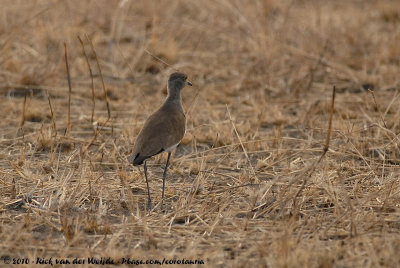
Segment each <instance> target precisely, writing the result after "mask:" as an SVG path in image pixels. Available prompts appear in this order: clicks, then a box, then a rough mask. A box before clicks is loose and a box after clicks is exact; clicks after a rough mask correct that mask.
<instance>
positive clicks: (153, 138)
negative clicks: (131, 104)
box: [129, 72, 192, 210]
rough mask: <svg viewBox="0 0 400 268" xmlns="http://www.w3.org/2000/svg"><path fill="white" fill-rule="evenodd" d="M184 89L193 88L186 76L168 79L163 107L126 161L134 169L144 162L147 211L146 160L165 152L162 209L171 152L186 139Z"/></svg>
mask: <svg viewBox="0 0 400 268" xmlns="http://www.w3.org/2000/svg"><path fill="white" fill-rule="evenodd" d="M186 85H189V86H191V85H192V83H190V82H189V81H187V75H186V74H183V73H179V72H176V73H173V74H171V75H170V77H169V80H168V97H167V99H166V100H165V102H164V104H163V105H162V106H161V107H160V108H159V109H158V110H157V111H156V112H155V113H153V114H152V115H151V116H150V117H149V118H148V119H147V121H146V122H145V124H144V126H143V128H142V130H141V131H140V133H139V135H138V137H137V139H136V142H135V145H134V146H133V153H132V156H131V157H130V158H129V162H130V163H131V164H133V165H134V166H139V165H141V164H142V163H143V162H144V175H145V177H146V184H147V193H148V201H147V209H148V210H150V209H151V198H150V188H149V180H148V178H147V165H146V159H147V158H150V157H152V156H154V155H157V154H159V153H162V152H164V151H167V152H168V158H167V163H166V164H165V168H164V173H163V189H162V200H161V205H162V202H163V200H164V189H165V177H166V175H167V168H168V163H169V158H170V156H171V152H172V151H173V150H174V149H175V148H176V146H178V144H179V143H180V141H181V140H182V138H183V136H184V135H185V128H186V117H185V113H184V112H183V108H182V100H181V90H182V89H183V88H184V87H185V86H186Z"/></svg>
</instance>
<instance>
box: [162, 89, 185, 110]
mask: <svg viewBox="0 0 400 268" xmlns="http://www.w3.org/2000/svg"><path fill="white" fill-rule="evenodd" d="M165 104H172V105H174V106H176V107H177V108H178V109H179V110H180V111H181V112H182V113H183V108H182V99H181V91H180V90H179V89H172V90H169V91H168V97H167V99H166V100H165Z"/></svg>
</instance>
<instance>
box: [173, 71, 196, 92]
mask: <svg viewBox="0 0 400 268" xmlns="http://www.w3.org/2000/svg"><path fill="white" fill-rule="evenodd" d="M186 85H189V86H191V85H192V83H191V82H190V81H188V80H187V75H186V74H184V73H179V72H176V73H173V74H171V75H170V76H169V79H168V88H169V89H170V90H171V89H179V90H181V89H183V88H184V87H185V86H186Z"/></svg>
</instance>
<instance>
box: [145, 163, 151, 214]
mask: <svg viewBox="0 0 400 268" xmlns="http://www.w3.org/2000/svg"><path fill="white" fill-rule="evenodd" d="M144 176H145V177H146V184H147V196H148V200H147V210H151V198H150V187H149V180H148V179H147V165H146V161H144Z"/></svg>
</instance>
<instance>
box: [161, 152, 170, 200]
mask: <svg viewBox="0 0 400 268" xmlns="http://www.w3.org/2000/svg"><path fill="white" fill-rule="evenodd" d="M170 157H171V152H168V158H167V163H166V164H165V168H164V173H163V180H162V198H161V208H162V205H163V201H164V190H165V177H166V176H167V169H168V164H169V158H170Z"/></svg>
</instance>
